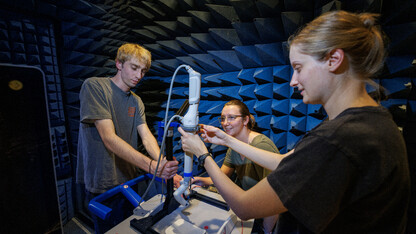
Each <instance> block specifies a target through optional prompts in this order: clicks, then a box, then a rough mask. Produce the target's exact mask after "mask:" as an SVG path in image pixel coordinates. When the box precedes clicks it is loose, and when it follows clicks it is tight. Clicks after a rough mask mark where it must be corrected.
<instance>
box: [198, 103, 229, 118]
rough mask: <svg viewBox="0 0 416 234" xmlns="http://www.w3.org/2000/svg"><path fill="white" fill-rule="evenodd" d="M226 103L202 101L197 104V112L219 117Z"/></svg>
mask: <svg viewBox="0 0 416 234" xmlns="http://www.w3.org/2000/svg"><path fill="white" fill-rule="evenodd" d="M225 102H226V101H204V102H201V103H200V104H199V112H203V113H206V114H215V115H220V114H221V111H222V108H223V106H224V104H225Z"/></svg>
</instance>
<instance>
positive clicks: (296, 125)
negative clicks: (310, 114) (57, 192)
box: [288, 115, 306, 136]
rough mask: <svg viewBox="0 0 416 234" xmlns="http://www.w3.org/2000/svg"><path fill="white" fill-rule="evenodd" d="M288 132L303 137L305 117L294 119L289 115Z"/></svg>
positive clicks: (294, 117)
mask: <svg viewBox="0 0 416 234" xmlns="http://www.w3.org/2000/svg"><path fill="white" fill-rule="evenodd" d="M289 126H290V127H289V128H288V130H289V131H290V132H291V133H293V134H295V135H298V136H299V135H303V134H305V132H306V117H305V116H304V117H296V116H292V115H289Z"/></svg>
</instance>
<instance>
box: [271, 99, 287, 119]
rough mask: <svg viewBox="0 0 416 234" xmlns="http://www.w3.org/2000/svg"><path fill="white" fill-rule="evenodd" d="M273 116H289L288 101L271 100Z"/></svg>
mask: <svg viewBox="0 0 416 234" xmlns="http://www.w3.org/2000/svg"><path fill="white" fill-rule="evenodd" d="M272 110H273V115H276V116H281V115H288V114H289V99H284V100H276V99H275V100H273V103H272Z"/></svg>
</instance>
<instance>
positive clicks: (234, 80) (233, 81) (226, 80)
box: [218, 71, 241, 85]
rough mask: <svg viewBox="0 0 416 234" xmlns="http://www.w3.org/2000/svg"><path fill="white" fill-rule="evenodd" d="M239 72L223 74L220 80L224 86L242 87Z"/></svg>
mask: <svg viewBox="0 0 416 234" xmlns="http://www.w3.org/2000/svg"><path fill="white" fill-rule="evenodd" d="M238 74H239V72H238V71H237V72H226V73H223V74H221V75H220V76H219V77H218V79H220V80H221V83H222V85H241V81H240V80H239V79H238Z"/></svg>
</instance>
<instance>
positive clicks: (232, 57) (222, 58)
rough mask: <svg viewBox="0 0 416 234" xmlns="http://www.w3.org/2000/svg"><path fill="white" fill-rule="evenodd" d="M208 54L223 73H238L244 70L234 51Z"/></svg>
mask: <svg viewBox="0 0 416 234" xmlns="http://www.w3.org/2000/svg"><path fill="white" fill-rule="evenodd" d="M208 54H210V55H212V57H213V58H214V60H215V61H217V63H218V65H219V66H220V67H221V68H222V70H223V71H237V70H240V69H242V68H243V65H242V64H241V62H240V59H239V58H238V56H237V54H236V53H235V51H234V50H209V51H208Z"/></svg>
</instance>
